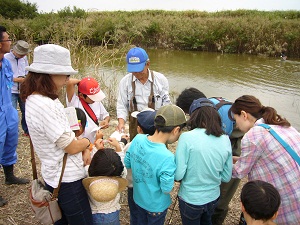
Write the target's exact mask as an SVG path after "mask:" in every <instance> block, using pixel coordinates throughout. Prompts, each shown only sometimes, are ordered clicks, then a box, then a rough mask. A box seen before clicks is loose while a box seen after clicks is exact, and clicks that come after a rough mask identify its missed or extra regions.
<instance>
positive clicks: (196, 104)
mask: <svg viewBox="0 0 300 225" xmlns="http://www.w3.org/2000/svg"><path fill="white" fill-rule="evenodd" d="M203 106H209V107H213V108H215V105H214V104H213V102H212V101H210V100H209V99H207V98H198V99H196V100H194V101H193V103H192V104H191V106H190V110H189V115H192V113H193V112H194V111H195V110H196V109H198V108H200V107H203Z"/></svg>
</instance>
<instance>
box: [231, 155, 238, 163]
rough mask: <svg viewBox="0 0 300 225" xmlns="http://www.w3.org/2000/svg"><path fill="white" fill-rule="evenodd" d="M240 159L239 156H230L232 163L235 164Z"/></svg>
mask: <svg viewBox="0 0 300 225" xmlns="http://www.w3.org/2000/svg"><path fill="white" fill-rule="evenodd" d="M239 159H240V157H239V156H232V161H233V164H235V163H236V162H237V161H238V160H239Z"/></svg>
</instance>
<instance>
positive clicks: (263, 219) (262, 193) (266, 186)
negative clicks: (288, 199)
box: [241, 180, 280, 225]
mask: <svg viewBox="0 0 300 225" xmlns="http://www.w3.org/2000/svg"><path fill="white" fill-rule="evenodd" d="M241 205H242V212H243V214H244V218H245V220H246V223H244V224H247V225H253V224H255V225H260V224H261V225H276V223H274V222H273V220H275V219H276V217H277V215H278V208H279V206H280V194H279V192H278V191H277V189H276V188H275V187H274V186H273V185H272V184H270V183H268V182H265V181H261V180H254V181H249V182H247V183H246V184H245V185H244V186H243V188H242V192H241Z"/></svg>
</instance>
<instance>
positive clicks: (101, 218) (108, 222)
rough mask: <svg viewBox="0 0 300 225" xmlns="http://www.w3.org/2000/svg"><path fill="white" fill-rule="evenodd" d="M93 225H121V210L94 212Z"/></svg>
mask: <svg viewBox="0 0 300 225" xmlns="http://www.w3.org/2000/svg"><path fill="white" fill-rule="evenodd" d="M93 225H120V210H117V211H115V212H112V213H108V214H105V213H96V214H93Z"/></svg>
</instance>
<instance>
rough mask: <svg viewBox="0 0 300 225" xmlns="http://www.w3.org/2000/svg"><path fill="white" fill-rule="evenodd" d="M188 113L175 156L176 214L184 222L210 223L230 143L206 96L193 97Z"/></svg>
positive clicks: (228, 164)
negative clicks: (187, 120) (177, 186)
mask: <svg viewBox="0 0 300 225" xmlns="http://www.w3.org/2000/svg"><path fill="white" fill-rule="evenodd" d="M189 114H190V115H191V117H190V121H189V125H190V128H191V131H188V132H185V133H183V134H181V136H180V138H179V141H178V146H177V148H176V157H175V161H176V166H177V168H176V172H175V180H178V181H181V184H180V189H179V192H178V198H179V209H180V215H181V219H182V223H183V224H184V225H185V224H188V225H194V224H195V225H196V224H197V225H199V224H201V225H211V224H212V221H211V216H212V215H213V213H214V209H215V207H216V205H217V203H218V199H219V197H220V184H221V181H222V182H228V181H229V180H230V178H231V173H232V153H231V144H230V140H229V137H228V136H227V135H224V132H223V130H222V127H221V118H220V116H219V114H218V112H217V110H216V109H215V108H214V105H213V103H212V102H211V101H210V100H208V99H206V98H199V99H197V100H194V101H193V103H192V105H191V106H190V110H189Z"/></svg>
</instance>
